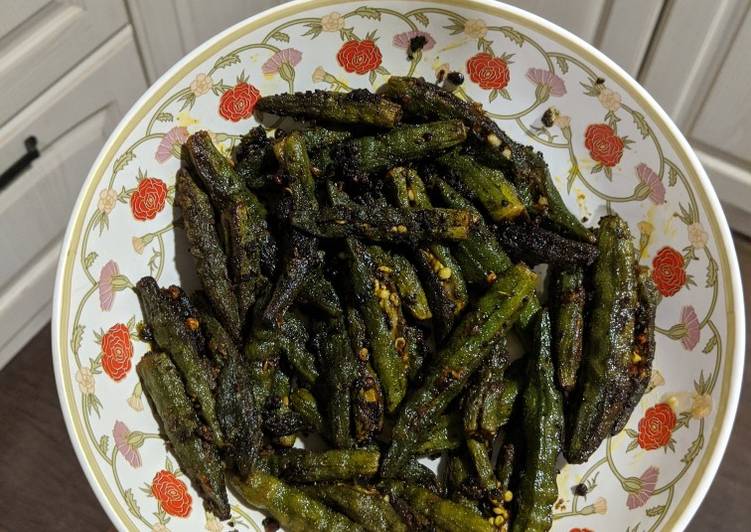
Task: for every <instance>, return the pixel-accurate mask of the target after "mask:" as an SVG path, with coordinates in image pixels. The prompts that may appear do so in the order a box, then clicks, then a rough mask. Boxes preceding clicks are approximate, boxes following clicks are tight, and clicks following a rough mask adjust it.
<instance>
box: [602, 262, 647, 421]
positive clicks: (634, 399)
mask: <svg viewBox="0 0 751 532" xmlns="http://www.w3.org/2000/svg"><path fill="white" fill-rule="evenodd" d="M634 262H635V263H636V258H634ZM635 267H637V266H635ZM636 287H637V293H636V295H637V298H638V306H637V307H636V322H635V325H634V345H633V353H632V356H631V364H630V365H629V367H628V377H629V386H628V391H627V392H626V393H627V399H626V402H625V403H624V405H623V411H622V412H621V414H620V417H619V419H618V420H617V421H616V422H615V425H613V428H612V430H611V431H610V432H611V434H613V435H616V434H618V433H619V432H620V431H621V430H623V427H625V426H626V423H628V418H629V417H631V413H632V412H633V411H634V408H635V407H636V405H637V404H638V403H639V400H640V399H641V397H642V395H644V391H645V390H646V389H647V385H648V384H649V379H650V378H651V377H652V361H653V360H654V357H655V316H656V314H657V290H656V289H655V285H654V283H653V282H652V277H651V276H650V273H649V269H648V268H644V267H641V268H639V273H638V275H637V277H636Z"/></svg>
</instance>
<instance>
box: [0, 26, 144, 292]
mask: <svg viewBox="0 0 751 532" xmlns="http://www.w3.org/2000/svg"><path fill="white" fill-rule="evenodd" d="M145 88H146V81H145V79H144V76H143V71H142V68H141V65H140V62H139V59H138V54H137V52H136V47H135V44H134V40H133V36H132V32H131V30H130V28H129V27H126V28H125V29H123V30H121V32H119V33H118V34H117V35H116V36H115V37H113V38H112V39H111V40H109V41H108V42H107V43H106V44H105V45H104V46H102V47H101V48H100V49H98V50H97V51H96V52H95V53H94V54H93V55H91V56H90V57H87V58H86V59H85V60H84V61H83V62H82V63H81V64H79V65H78V66H77V67H76V68H74V69H73V70H72V71H70V72H69V73H68V74H67V75H66V76H65V77H63V78H62V79H61V80H60V81H58V82H57V83H56V84H55V85H54V86H53V87H51V88H50V89H49V90H48V91H46V92H45V93H43V94H42V95H41V96H39V97H38V98H36V99H35V100H34V101H33V102H32V103H31V104H30V105H29V106H28V107H26V108H25V109H24V110H23V111H22V112H21V113H20V114H18V115H16V116H15V117H14V118H13V119H12V120H11V121H10V122H8V123H7V124H5V125H4V126H3V127H2V129H0V170H4V169H5V168H7V167H8V166H9V165H10V164H11V163H12V162H13V161H14V160H16V159H17V158H18V157H19V155H20V154H21V153H23V145H24V142H23V141H24V139H25V138H27V137H28V136H31V135H33V136H35V137H36V138H37V139H38V146H39V150H40V157H39V158H38V159H36V160H35V161H33V163H32V166H31V168H29V169H27V170H26V171H24V172H23V173H22V174H21V175H19V176H18V177H17V178H16V179H15V180H14V181H13V182H12V183H11V184H10V185H9V186H8V187H6V188H5V189H4V190H3V191H2V192H0V226H1V227H2V228H3V230H2V231H0V257H2V260H0V296H1V295H2V294H3V293H4V292H5V291H6V290H7V289H8V288H9V287H10V285H12V284H14V283H15V282H16V281H17V278H18V277H19V276H22V275H23V273H24V271H25V270H26V269H27V265H28V264H29V262H30V261H32V259H33V258H34V257H35V256H36V255H37V254H38V253H40V252H41V251H42V250H43V249H45V248H47V247H48V246H49V245H50V244H51V243H52V242H54V241H55V240H56V239H58V238H59V237H60V236H61V235H62V232H63V231H64V230H65V225H66V222H67V219H68V216H69V214H70V211H71V209H72V207H73V203H74V201H75V198H76V196H77V195H78V191H79V189H80V186H81V183H82V182H83V180H84V179H85V177H86V174H87V172H88V170H89V167H90V166H91V163H92V162H93V161H94V158H95V157H96V155H97V152H98V151H99V149H100V148H101V146H102V145H103V144H104V142H105V140H106V139H107V136H108V135H109V133H110V132H111V131H112V129H113V128H114V127H115V125H116V124H117V121H118V120H119V119H120V117H121V116H122V115H123V114H124V113H125V112H126V111H127V110H128V108H129V107H130V105H131V103H132V102H133V101H135V99H136V98H137V97H138V96H139V95H140V94H141V93H142V92H143V91H144V90H145Z"/></svg>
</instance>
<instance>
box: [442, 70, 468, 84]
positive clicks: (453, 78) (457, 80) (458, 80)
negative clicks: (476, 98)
mask: <svg viewBox="0 0 751 532" xmlns="http://www.w3.org/2000/svg"><path fill="white" fill-rule="evenodd" d="M446 81H448V82H449V83H451V84H452V85H456V86H457V87H458V86H459V85H461V84H462V83H464V74H462V73H461V72H449V74H448V76H446Z"/></svg>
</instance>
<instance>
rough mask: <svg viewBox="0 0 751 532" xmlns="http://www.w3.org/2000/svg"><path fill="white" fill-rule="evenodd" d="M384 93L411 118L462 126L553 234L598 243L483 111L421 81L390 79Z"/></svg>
mask: <svg viewBox="0 0 751 532" xmlns="http://www.w3.org/2000/svg"><path fill="white" fill-rule="evenodd" d="M380 92H381V94H383V96H385V97H386V98H389V99H391V100H393V101H395V102H396V103H399V104H400V105H401V106H402V109H403V110H404V114H405V116H406V117H408V118H413V119H414V118H421V119H424V120H436V119H441V120H448V119H458V120H461V121H462V122H463V123H464V125H466V126H467V128H469V130H470V132H471V134H472V138H473V140H474V141H475V144H477V145H478V146H477V147H478V151H479V152H480V154H481V155H482V156H483V157H484V158H486V159H488V160H489V162H490V163H491V164H493V165H494V166H497V167H498V168H499V169H500V170H502V171H504V173H506V174H507V175H508V177H509V178H510V179H511V180H512V181H513V182H514V184H515V185H516V187H517V190H518V192H519V195H520V196H521V197H522V198H524V200H525V204H526V206H527V208H528V209H531V210H532V211H533V212H536V213H539V214H543V215H544V216H545V217H546V218H547V219H548V220H549V221H550V223H551V224H552V225H553V228H555V229H559V230H561V231H563V232H565V233H567V234H568V235H569V236H572V237H574V238H577V239H579V240H583V241H585V242H590V243H594V242H595V238H594V235H593V234H592V232H591V231H590V230H589V229H587V228H586V227H584V226H583V225H582V224H581V222H580V221H579V220H578V219H577V218H576V216H574V215H573V214H572V213H571V212H570V211H569V210H568V209H567V208H566V205H565V204H564V202H563V200H562V198H561V195H560V194H559V193H558V190H557V189H556V187H555V185H554V184H553V180H552V179H551V178H550V172H549V171H548V167H547V165H546V164H545V161H544V160H543V158H542V155H541V154H540V153H539V152H535V151H534V150H533V149H532V148H530V147H528V146H523V145H521V144H518V143H517V142H515V141H514V140H512V139H511V138H510V137H509V136H508V135H506V134H505V133H504V132H503V130H501V128H500V127H499V126H498V124H496V123H495V122H494V121H493V120H492V119H491V118H490V117H489V116H487V115H486V114H485V113H484V112H483V110H482V107H481V106H478V105H476V104H474V103H472V102H467V101H464V100H461V99H460V98H458V97H457V96H455V95H454V94H452V93H451V92H449V91H446V90H443V89H442V88H441V87H439V86H438V85H435V84H433V83H429V82H426V81H425V80H423V79H418V78H409V77H397V76H392V77H391V78H390V79H389V81H388V83H386V84H385V85H384V86H383V88H382V89H381V90H380Z"/></svg>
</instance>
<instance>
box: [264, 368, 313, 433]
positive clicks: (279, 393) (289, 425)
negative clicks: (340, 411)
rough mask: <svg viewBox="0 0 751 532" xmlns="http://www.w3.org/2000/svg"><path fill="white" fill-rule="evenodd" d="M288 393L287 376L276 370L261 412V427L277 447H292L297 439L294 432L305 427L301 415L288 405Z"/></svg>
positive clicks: (288, 381)
mask: <svg viewBox="0 0 751 532" xmlns="http://www.w3.org/2000/svg"><path fill="white" fill-rule="evenodd" d="M290 393H291V386H290V380H289V377H288V376H287V375H286V374H285V373H284V372H283V371H282V370H277V371H276V372H275V373H274V375H273V377H272V383H271V390H270V394H269V397H268V399H267V400H266V405H265V408H264V412H263V414H264V415H263V428H264V429H266V432H267V433H268V434H269V435H270V436H271V437H272V438H273V441H274V443H276V444H277V445H278V446H279V447H292V446H293V445H294V444H295V440H296V439H297V437H296V433H298V432H300V431H302V430H303V429H304V428H305V421H304V420H303V418H302V416H300V415H299V414H298V413H297V412H295V411H294V410H292V409H291V408H290V407H289V395H290Z"/></svg>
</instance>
